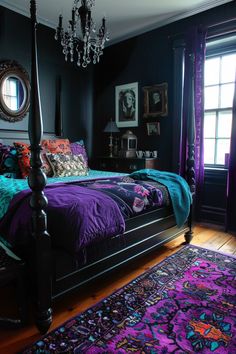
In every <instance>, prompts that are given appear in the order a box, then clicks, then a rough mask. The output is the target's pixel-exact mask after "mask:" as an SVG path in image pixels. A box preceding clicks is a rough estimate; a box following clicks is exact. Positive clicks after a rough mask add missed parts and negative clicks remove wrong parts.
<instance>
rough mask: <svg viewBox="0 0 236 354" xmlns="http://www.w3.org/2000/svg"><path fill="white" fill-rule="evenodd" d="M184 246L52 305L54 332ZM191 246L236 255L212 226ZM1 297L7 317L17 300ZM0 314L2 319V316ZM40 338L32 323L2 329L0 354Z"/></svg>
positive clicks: (234, 244)
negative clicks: (19, 327) (65, 322)
mask: <svg viewBox="0 0 236 354" xmlns="http://www.w3.org/2000/svg"><path fill="white" fill-rule="evenodd" d="M183 242H184V237H183V236H179V237H178V238H176V239H175V240H174V241H171V242H169V243H168V244H166V245H165V246H164V247H162V248H160V249H159V250H157V251H154V252H152V253H151V254H149V255H147V256H145V257H142V258H141V259H139V261H136V262H133V263H131V264H129V266H128V267H125V268H122V270H119V271H116V272H115V273H112V276H110V277H107V279H106V280H104V281H103V282H101V280H100V281H96V282H94V283H93V284H91V285H90V286H86V287H84V288H83V290H79V291H78V292H77V293H75V294H73V295H67V296H64V297H63V298H62V299H60V300H57V302H56V303H54V304H53V312H54V317H53V319H54V321H53V326H52V327H51V329H54V328H55V327H57V326H59V325H61V324H62V323H63V322H64V321H66V320H67V319H69V318H70V317H72V316H75V315H76V314H78V313H79V312H81V311H84V310H85V309H87V308H88V307H90V306H92V305H94V304H95V303H97V302H99V301H100V300H101V299H103V298H104V297H106V296H108V295H109V294H111V293H112V292H114V291H115V290H117V289H119V288H121V287H122V286H124V285H125V284H127V283H128V282H130V281H131V280H132V279H133V278H135V277H137V276H138V275H140V274H142V273H143V272H145V271H146V270H148V269H149V268H150V267H153V266H154V265H155V264H157V263H159V262H160V261H162V260H163V259H164V258H166V257H167V256H169V255H171V254H172V253H174V252H176V251H177V250H179V249H180V248H181V247H183ZM192 244H194V245H198V246H202V247H205V248H209V249H212V250H219V251H221V252H224V253H227V254H231V255H236V237H235V236H233V235H231V234H226V233H224V232H223V231H221V230H220V229H217V228H213V227H210V226H201V225H198V226H195V228H194V239H193V241H192ZM2 297H3V292H1V295H0V305H1V306H0V311H3V310H4V311H8V314H9V311H13V310H14V311H15V309H14V307H13V305H12V304H14V297H12V296H11V294H8V296H7V299H6V298H5V299H4V298H2ZM0 314H1V316H2V313H0ZM39 338H40V335H39V333H38V332H37V329H36V327H35V326H34V324H33V320H31V321H30V324H29V325H28V326H26V327H25V328H23V329H19V330H2V329H0V354H10V353H17V352H19V351H20V350H22V349H23V348H24V347H25V346H27V345H29V344H30V343H32V342H34V341H36V340H38V339H39Z"/></svg>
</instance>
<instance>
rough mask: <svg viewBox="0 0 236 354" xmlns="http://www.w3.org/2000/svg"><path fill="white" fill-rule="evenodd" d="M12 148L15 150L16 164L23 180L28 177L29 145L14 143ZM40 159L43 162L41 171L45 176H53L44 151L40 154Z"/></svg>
mask: <svg viewBox="0 0 236 354" xmlns="http://www.w3.org/2000/svg"><path fill="white" fill-rule="evenodd" d="M14 146H15V148H16V150H17V156H18V164H19V167H20V170H21V175H22V177H23V178H26V177H28V175H29V172H30V149H29V144H26V143H22V142H14ZM41 157H42V161H43V166H42V167H43V171H44V173H45V174H46V176H48V177H51V176H52V174H53V171H52V168H51V166H50V164H49V163H48V160H47V158H46V151H44V149H43V150H42V152H41Z"/></svg>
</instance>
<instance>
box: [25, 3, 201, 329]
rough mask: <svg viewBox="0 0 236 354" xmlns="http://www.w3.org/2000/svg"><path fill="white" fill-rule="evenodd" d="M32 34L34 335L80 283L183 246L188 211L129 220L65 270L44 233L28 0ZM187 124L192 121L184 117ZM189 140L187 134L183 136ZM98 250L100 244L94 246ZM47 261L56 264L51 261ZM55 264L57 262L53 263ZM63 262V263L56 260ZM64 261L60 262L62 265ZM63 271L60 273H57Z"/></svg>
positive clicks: (190, 164) (190, 168)
mask: <svg viewBox="0 0 236 354" xmlns="http://www.w3.org/2000/svg"><path fill="white" fill-rule="evenodd" d="M30 10H31V26H32V27H31V29H32V66H31V104H30V117H29V129H28V130H29V140H30V146H31V147H30V149H31V171H30V175H29V187H30V188H31V190H32V194H31V198H30V206H31V208H32V210H33V214H32V224H33V235H32V236H33V240H34V241H33V243H34V254H33V258H34V260H35V272H36V274H35V275H36V276H35V279H36V286H35V299H36V325H37V327H38V329H39V330H40V332H42V333H44V332H46V331H47V330H48V329H49V327H50V325H51V323H52V311H51V303H52V300H53V299H55V298H57V297H59V296H61V295H62V294H64V293H66V292H68V291H70V290H72V289H75V288H78V287H79V286H81V285H83V284H84V283H86V282H88V281H91V280H93V279H94V278H96V277H98V276H101V275H102V274H105V273H106V272H108V271H110V270H112V269H114V268H116V267H118V266H121V265H122V264H124V263H127V262H128V261H130V260H131V259H134V258H135V257H138V256H140V255H142V254H145V253H147V252H150V251H151V250H153V249H154V248H157V247H160V246H161V245H163V244H164V243H166V242H168V241H170V240H171V239H173V238H175V237H177V236H178V235H180V234H182V233H184V232H185V239H186V242H187V243H189V242H190V241H191V239H192V236H193V232H192V221H191V220H192V210H190V215H189V218H188V223H187V224H186V225H184V226H183V227H182V228H177V226H176V223H175V218H174V215H173V211H172V209H171V208H162V209H159V210H157V211H152V212H149V213H147V214H145V215H142V216H138V217H135V218H133V219H131V220H128V221H127V223H126V232H125V235H118V236H117V237H114V238H113V239H111V240H110V241H109V245H108V246H107V245H106V247H103V243H104V242H105V241H103V243H101V247H99V248H98V247H97V246H96V249H97V252H96V256H95V255H94V253H93V251H94V250H93V247H91V248H90V249H88V250H87V257H88V261H87V263H86V265H81V266H80V267H79V268H78V269H75V268H74V266H71V263H73V262H72V261H71V258H70V255H66V254H64V256H63V257H64V258H63V257H62V255H61V252H62V251H61V250H53V249H52V248H51V238H50V235H49V234H48V232H47V215H46V213H45V209H46V207H47V199H46V197H45V195H44V192H43V190H44V188H45V186H46V177H45V175H44V174H43V172H42V170H41V167H42V161H41V157H40V153H41V146H40V141H41V138H42V132H43V124H42V117H41V104H40V94H39V84H38V63H37V42H36V29H37V20H36V1H35V0H31V1H30ZM190 119H193V116H192V117H190ZM189 136H190V137H192V136H193V134H191V132H190V133H189ZM188 147H189V149H188V151H189V156H188V161H187V172H186V175H187V181H188V183H189V185H190V188H191V190H192V192H194V142H193V141H189V142H188ZM99 246H100V244H99ZM52 259H56V261H54V262H52ZM57 259H60V261H57ZM61 259H63V261H61ZM63 262H64V263H63ZM62 269H63V271H62Z"/></svg>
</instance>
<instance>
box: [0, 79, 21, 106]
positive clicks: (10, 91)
mask: <svg viewBox="0 0 236 354" xmlns="http://www.w3.org/2000/svg"><path fill="white" fill-rule="evenodd" d="M18 97H19V80H18V79H17V78H15V77H8V78H7V79H6V80H5V81H4V83H3V99H4V102H5V103H6V105H7V107H8V108H10V109H11V110H12V111H17V110H18V109H19V108H20V106H19V98H18Z"/></svg>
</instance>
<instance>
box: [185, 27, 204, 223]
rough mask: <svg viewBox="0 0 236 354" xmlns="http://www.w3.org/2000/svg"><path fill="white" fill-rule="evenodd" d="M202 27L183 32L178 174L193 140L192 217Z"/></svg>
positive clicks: (199, 166) (199, 170)
mask: <svg viewBox="0 0 236 354" xmlns="http://www.w3.org/2000/svg"><path fill="white" fill-rule="evenodd" d="M205 49H206V29H205V28H203V27H202V26H198V27H194V28H191V29H190V30H189V32H188V33H187V35H186V50H185V74H184V105H183V107H184V109H183V124H182V148H181V156H180V174H181V175H182V176H184V177H185V176H186V161H187V154H188V144H191V143H194V144H195V181H196V199H195V200H196V208H195V210H196V217H197V215H198V214H199V207H200V203H201V196H202V189H203V182H204V155H203V153H204V152H203V117H204V61H205ZM191 140H192V141H191Z"/></svg>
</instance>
